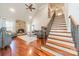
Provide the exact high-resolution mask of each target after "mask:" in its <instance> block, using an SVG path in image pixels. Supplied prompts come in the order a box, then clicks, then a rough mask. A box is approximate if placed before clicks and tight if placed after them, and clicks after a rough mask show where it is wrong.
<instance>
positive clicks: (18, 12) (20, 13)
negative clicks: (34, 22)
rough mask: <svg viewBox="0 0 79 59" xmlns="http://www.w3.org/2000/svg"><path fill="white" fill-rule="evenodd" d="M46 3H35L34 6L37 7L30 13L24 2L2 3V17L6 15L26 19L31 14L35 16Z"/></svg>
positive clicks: (0, 11)
mask: <svg viewBox="0 0 79 59" xmlns="http://www.w3.org/2000/svg"><path fill="white" fill-rule="evenodd" d="M44 5H45V4H44V3H43V4H42V3H38V4H33V7H35V8H36V9H35V10H33V12H32V13H29V11H28V10H26V8H25V7H26V6H25V4H24V3H0V17H2V16H3V17H6V18H8V17H9V18H15V19H22V20H24V19H26V18H27V17H28V16H29V15H31V16H33V17H34V16H35V15H36V14H38V13H39V12H40V10H43V6H44ZM9 8H14V9H15V12H14V13H12V12H11V11H10V10H9Z"/></svg>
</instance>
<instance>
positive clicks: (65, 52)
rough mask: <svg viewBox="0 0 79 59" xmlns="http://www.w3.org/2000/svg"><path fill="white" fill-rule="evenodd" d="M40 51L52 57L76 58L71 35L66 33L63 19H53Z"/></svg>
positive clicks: (60, 17)
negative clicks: (44, 43) (46, 38)
mask: <svg viewBox="0 0 79 59" xmlns="http://www.w3.org/2000/svg"><path fill="white" fill-rule="evenodd" d="M41 51H44V52H45V51H46V52H47V54H49V55H53V56H77V51H76V49H75V47H74V42H73V39H72V36H71V33H70V32H67V28H66V23H65V19H64V17H62V16H59V17H55V20H54V23H53V25H52V27H51V30H50V33H49V36H48V40H47V42H46V46H42V47H41Z"/></svg>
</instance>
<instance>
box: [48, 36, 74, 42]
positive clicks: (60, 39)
mask: <svg viewBox="0 0 79 59" xmlns="http://www.w3.org/2000/svg"><path fill="white" fill-rule="evenodd" d="M48 38H50V39H54V40H59V41H64V42H70V43H73V41H72V39H71V40H67V39H63V38H57V37H51V36H49V37H48Z"/></svg>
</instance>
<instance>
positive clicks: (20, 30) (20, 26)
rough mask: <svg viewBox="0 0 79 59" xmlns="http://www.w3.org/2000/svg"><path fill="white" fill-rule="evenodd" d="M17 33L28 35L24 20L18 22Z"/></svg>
mask: <svg viewBox="0 0 79 59" xmlns="http://www.w3.org/2000/svg"><path fill="white" fill-rule="evenodd" d="M16 33H26V22H25V21H23V20H17V21H16Z"/></svg>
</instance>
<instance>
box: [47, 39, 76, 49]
mask: <svg viewBox="0 0 79 59" xmlns="http://www.w3.org/2000/svg"><path fill="white" fill-rule="evenodd" d="M47 43H51V44H55V45H58V46H61V47H64V48H68V49H72V50H75V48H74V47H72V46H69V45H67V44H62V43H58V42H54V41H51V40H48V41H47Z"/></svg>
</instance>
